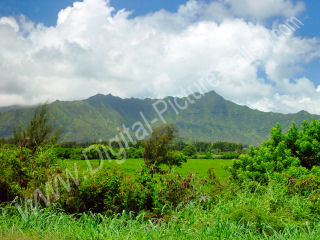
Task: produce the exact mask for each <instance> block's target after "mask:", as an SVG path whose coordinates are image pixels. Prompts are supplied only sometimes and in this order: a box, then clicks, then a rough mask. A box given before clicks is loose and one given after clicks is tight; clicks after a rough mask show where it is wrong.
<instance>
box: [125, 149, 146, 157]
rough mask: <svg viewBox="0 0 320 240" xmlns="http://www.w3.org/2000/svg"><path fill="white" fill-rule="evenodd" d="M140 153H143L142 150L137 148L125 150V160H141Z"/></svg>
mask: <svg viewBox="0 0 320 240" xmlns="http://www.w3.org/2000/svg"><path fill="white" fill-rule="evenodd" d="M142 153H143V148H142V147H139V148H133V147H131V148H127V149H126V155H127V158H133V159H138V158H142V157H143V156H142Z"/></svg>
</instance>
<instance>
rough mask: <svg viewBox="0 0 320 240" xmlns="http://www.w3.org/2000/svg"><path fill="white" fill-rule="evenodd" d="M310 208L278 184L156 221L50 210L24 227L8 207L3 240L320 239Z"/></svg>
mask: <svg viewBox="0 0 320 240" xmlns="http://www.w3.org/2000/svg"><path fill="white" fill-rule="evenodd" d="M200 199H201V197H200ZM204 199H205V198H204ZM203 201H205V200H203ZM307 204H308V199H306V198H304V197H301V196H299V195H292V196H288V195H286V193H285V192H284V191H282V188H281V187H279V186H278V185H277V184H274V185H272V186H268V187H262V188H258V189H257V191H255V192H249V191H241V192H239V193H237V194H236V195H234V196H232V195H230V196H226V197H221V198H220V199H219V200H217V201H214V202H210V203H208V204H206V203H203V202H202V203H201V204H200V203H199V202H195V201H191V202H189V203H188V204H187V205H185V206H183V207H182V206H180V207H178V208H176V209H172V210H171V211H170V214H164V215H163V216H162V217H161V218H157V219H152V218H149V217H146V215H145V214H144V213H140V214H139V215H137V216H133V215H131V214H128V213H125V212H123V213H122V214H118V215H115V216H113V217H107V216H104V215H102V214H91V213H87V214H86V213H84V214H77V215H70V214H65V213H62V212H59V211H57V210H53V209H49V208H47V209H42V210H38V211H29V213H28V218H27V221H25V220H24V219H23V218H22V217H21V216H20V214H18V213H17V210H16V209H14V208H13V207H6V208H2V209H0V239H139V240H140V239H193V240H195V239H319V238H320V237H319V236H320V224H319V219H317V217H316V216H314V215H313V214H312V212H311V211H307ZM165 207H168V208H169V206H165ZM164 212H167V210H166V211H164Z"/></svg>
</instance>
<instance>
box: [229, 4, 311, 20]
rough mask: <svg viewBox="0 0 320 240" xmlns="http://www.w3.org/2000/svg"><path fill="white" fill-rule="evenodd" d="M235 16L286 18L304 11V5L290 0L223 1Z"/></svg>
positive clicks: (260, 18)
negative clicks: (228, 5)
mask: <svg viewBox="0 0 320 240" xmlns="http://www.w3.org/2000/svg"><path fill="white" fill-rule="evenodd" d="M225 1H226V2H227V3H229V4H230V6H231V10H232V11H233V13H235V14H236V15H237V16H243V17H252V18H256V19H259V20H262V19H266V18H270V17H276V16H283V17H286V18H289V17H293V16H297V15H298V14H299V13H301V12H302V11H304V10H305V4H304V3H303V2H302V1H298V2H297V3H296V4H294V3H292V1H291V0H225Z"/></svg>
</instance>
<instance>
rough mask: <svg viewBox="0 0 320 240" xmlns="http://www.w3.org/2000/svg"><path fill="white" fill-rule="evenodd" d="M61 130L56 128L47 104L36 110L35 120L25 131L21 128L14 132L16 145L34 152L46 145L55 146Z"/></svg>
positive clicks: (32, 120)
mask: <svg viewBox="0 0 320 240" xmlns="http://www.w3.org/2000/svg"><path fill="white" fill-rule="evenodd" d="M61 133H62V129H61V128H57V127H56V126H55V121H54V120H52V119H51V115H50V111H49V108H48V105H47V104H44V105H41V106H39V107H37V108H36V109H35V112H34V115H33V118H32V119H31V121H30V123H29V125H28V126H27V127H26V128H25V129H23V128H22V127H21V126H19V127H17V128H15V129H14V131H13V140H14V143H15V144H16V145H18V146H21V147H27V148H29V149H31V150H32V151H33V152H35V151H36V149H37V148H38V147H40V146H43V145H45V144H54V143H56V142H57V141H58V139H59V137H60V134H61Z"/></svg>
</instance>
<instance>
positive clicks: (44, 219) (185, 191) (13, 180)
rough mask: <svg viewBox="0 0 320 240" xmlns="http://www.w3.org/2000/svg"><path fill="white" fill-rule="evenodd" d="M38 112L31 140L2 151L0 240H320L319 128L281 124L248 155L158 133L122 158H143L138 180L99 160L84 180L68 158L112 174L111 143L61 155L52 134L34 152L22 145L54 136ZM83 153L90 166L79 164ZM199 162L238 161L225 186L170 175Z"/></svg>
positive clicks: (210, 178)
mask: <svg viewBox="0 0 320 240" xmlns="http://www.w3.org/2000/svg"><path fill="white" fill-rule="evenodd" d="M43 109H44V108H42V110H43ZM41 112H42V111H41V108H40V111H38V112H36V114H35V115H34V117H33V119H32V121H31V123H30V125H29V127H27V128H26V129H31V130H30V131H29V133H28V131H26V130H25V129H23V128H21V130H19V131H20V132H21V133H23V134H18V136H20V137H19V138H18V139H19V141H16V144H7V143H4V144H2V145H1V147H0V175H1V178H0V196H1V198H0V202H1V205H2V207H1V208H0V210H1V214H0V227H1V228H0V237H1V238H2V239H6V238H9V239H12V238H22V237H26V238H27V239H29V238H30V239H35V238H49V239H106V238H117V239H128V238H130V239H132V238H133V239H136V238H141V239H159V237H161V238H164V239H173V238H183V239H191V238H192V239H194V238H196V239H212V238H217V239H242V238H243V239H261V238H272V239H316V238H317V237H318V236H319V233H320V227H319V220H320V193H319V191H318V190H319V186H320V153H319V150H320V120H318V121H316V120H313V121H311V122H303V124H302V126H301V128H299V127H297V126H296V124H292V126H291V128H290V129H289V130H288V131H286V132H284V131H282V129H281V126H280V124H277V125H276V126H275V127H274V128H272V129H271V132H270V135H271V138H270V139H269V140H267V141H265V142H263V143H262V145H261V146H258V147H253V146H251V147H250V149H249V151H248V152H246V151H245V150H244V149H243V147H242V146H241V145H239V144H231V143H223V142H219V143H204V142H200V143H199V142H198V143H197V142H195V143H192V144H190V143H189V144H187V143H183V142H181V141H177V140H176V138H177V135H176V130H175V129H174V127H173V126H170V125H168V126H160V127H159V128H156V129H154V131H153V134H152V135H151V137H150V138H149V139H147V140H146V141H144V142H143V143H142V144H140V143H137V144H136V145H135V146H131V147H130V148H128V149H126V150H128V152H130V154H131V155H132V156H138V157H139V158H140V157H143V158H144V160H143V161H141V162H142V163H143V164H142V166H141V167H140V168H137V169H136V172H135V174H127V173H126V172H125V171H123V170H121V169H120V168H117V167H116V168H105V167H101V166H102V165H101V164H102V163H103V162H102V160H100V161H99V164H98V165H97V166H96V167H93V166H91V168H89V169H88V171H78V170H80V168H79V167H78V166H74V167H73V168H70V167H68V168H67V169H65V168H64V167H63V166H70V165H68V161H70V160H68V158H77V159H78V161H82V162H91V163H93V162H96V161H97V160H94V161H92V160H90V159H95V158H96V159H97V158H98V159H99V158H101V157H102V158H106V157H108V156H109V155H110V156H111V157H110V158H108V161H110V162H113V163H114V165H116V163H117V162H120V156H115V155H114V154H113V151H112V149H111V148H110V147H112V146H108V144H103V143H100V144H95V145H91V146H89V147H88V148H82V147H81V146H79V145H77V144H74V145H73V146H72V147H71V146H67V145H60V146H59V145H54V144H53V143H54V142H53V141H51V139H52V138H51V137H49V136H51V134H48V135H45V136H48V137H44V138H41V139H42V141H36V142H37V144H36V145H34V144H26V143H28V142H32V141H31V140H32V139H33V137H32V136H44V133H48V129H51V127H50V126H52V125H50V124H51V123H50V122H49V121H43V120H44V119H47V117H46V116H47V115H46V114H42V115H41V114H39V113H41ZM40 123H42V124H40ZM30 126H33V127H32V128H30ZM51 130H52V129H51ZM51 130H50V131H49V133H50V132H51ZM34 132H36V133H37V134H38V135H34V134H33V133H34ZM34 139H35V138H34ZM37 139H39V138H37ZM69 145H72V144H70V143H69ZM118 150H120V149H118ZM230 150H232V151H230ZM83 151H84V152H85V153H86V157H84V158H86V159H87V161H84V160H80V157H79V156H80V153H83ZM222 151H230V152H222ZM218 153H219V154H220V155H216V154H218ZM103 154H104V155H103ZM202 155H204V156H206V155H207V156H208V158H211V160H207V161H219V160H213V159H212V158H215V157H216V156H220V157H223V156H224V157H225V158H233V157H234V158H238V159H236V160H228V161H233V163H232V165H231V166H230V167H229V168H228V169H226V171H228V173H229V178H228V179H224V181H222V180H221V179H220V178H218V177H217V175H216V172H215V169H212V168H209V169H208V170H207V174H206V176H197V175H196V174H194V173H192V172H190V173H189V174H179V173H178V171H174V170H175V168H177V167H184V164H185V162H186V161H187V159H186V158H187V157H185V156H188V157H192V156H199V157H200V156H202ZM132 161H135V160H133V159H132ZM136 161H138V160H136ZM193 161H196V160H193ZM204 161H205V160H204ZM199 163H200V161H199ZM28 203H30V204H31V205H29V204H28Z"/></svg>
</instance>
